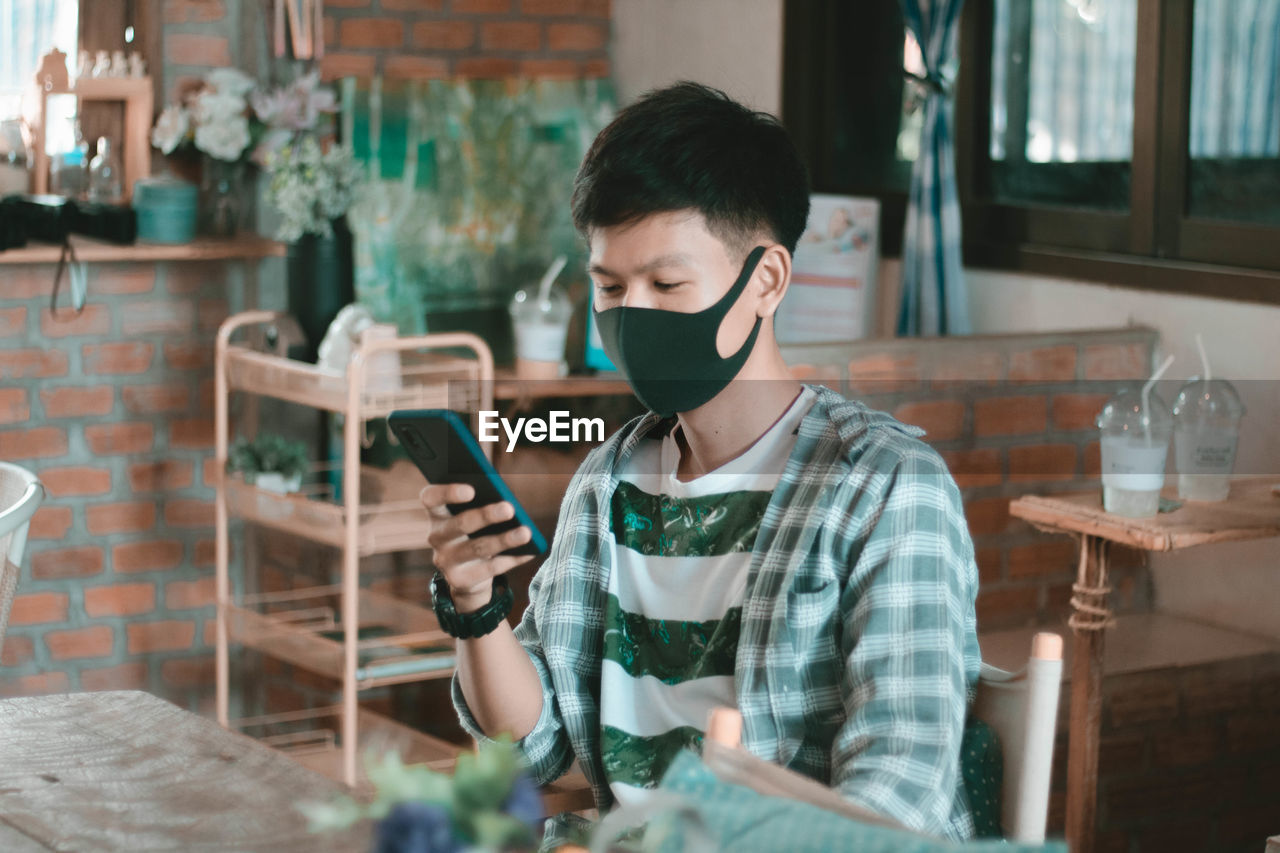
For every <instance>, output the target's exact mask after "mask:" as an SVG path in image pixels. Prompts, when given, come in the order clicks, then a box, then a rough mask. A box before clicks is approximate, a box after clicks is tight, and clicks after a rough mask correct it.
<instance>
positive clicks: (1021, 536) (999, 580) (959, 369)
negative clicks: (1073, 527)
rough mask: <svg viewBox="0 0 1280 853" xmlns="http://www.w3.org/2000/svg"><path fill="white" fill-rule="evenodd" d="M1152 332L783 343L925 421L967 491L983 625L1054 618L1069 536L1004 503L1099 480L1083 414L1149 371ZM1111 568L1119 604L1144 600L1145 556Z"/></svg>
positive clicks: (1066, 578) (818, 371) (1070, 551)
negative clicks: (1021, 516) (1018, 515)
mask: <svg viewBox="0 0 1280 853" xmlns="http://www.w3.org/2000/svg"><path fill="white" fill-rule="evenodd" d="M1156 337H1157V336H1156V333H1155V332H1154V331H1153V330H1151V329H1145V328H1132V329H1120V330H1114V331H1099V332H1077V333H1070V334H1035V335H992V336H974V337H968V338H934V339H924V340H906V339H903V340H890V341H865V342H861V343H857V344H852V345H848V344H843V345H831V346H812V347H787V348H785V350H786V354H787V360H788V362H789V363H791V364H792V365H799V366H800V367H801V372H802V373H803V375H805V376H807V377H809V378H810V380H812V381H820V382H823V383H824V384H827V385H829V386H831V387H832V388H834V389H836V390H838V391H840V392H841V393H843V394H845V395H846V396H849V397H851V398H858V399H861V400H863V401H864V402H866V403H867V404H868V405H870V406H871V407H872V408H876V409H881V410H884V411H887V412H890V413H892V414H893V415H894V416H896V417H897V418H898V419H899V420H902V421H904V422H906V423H911V424H915V425H917V426H920V427H923V428H924V429H925V431H926V435H925V437H924V440H925V441H927V442H928V443H929V444H930V445H932V446H933V447H934V448H935V449H937V450H938V451H939V453H941V455H942V457H943V459H944V460H946V463H947V466H948V467H949V468H950V470H951V473H952V475H953V476H954V477H955V479H956V483H957V485H958V486H959V487H960V490H961V493H962V495H963V497H964V502H965V516H966V518H967V519H968V521H969V530H970V532H971V533H972V535H973V540H974V548H975V551H976V556H977V562H978V570H979V575H980V580H981V589H980V591H979V594H978V628H979V630H991V629H996V628H1007V627H1014V626H1021V625H1029V624H1048V625H1051V626H1061V625H1062V624H1063V617H1064V615H1065V613H1066V612H1067V610H1068V600H1069V598H1070V596H1071V583H1072V581H1073V580H1074V578H1075V572H1076V547H1075V544H1074V542H1073V541H1072V540H1070V539H1068V538H1066V537H1063V536H1051V535H1048V534H1044V533H1040V532H1037V531H1036V530H1034V529H1033V528H1031V527H1030V526H1029V525H1027V524H1026V523H1024V522H1022V521H1019V520H1017V519H1013V518H1010V516H1009V500H1010V499H1011V498H1014V497H1017V496H1019V495H1022V494H1027V493H1031V492H1053V491H1073V490H1075V491H1078V490H1080V489H1084V488H1089V487H1091V486H1092V487H1094V488H1096V487H1097V484H1098V475H1099V471H1100V463H1101V456H1100V453H1099V445H1098V431H1097V428H1096V427H1095V426H1094V422H1093V419H1094V417H1095V416H1096V415H1097V413H1098V411H1099V410H1100V409H1101V408H1102V406H1103V403H1104V402H1105V401H1106V399H1107V397H1108V396H1109V395H1111V394H1113V393H1115V392H1116V391H1117V389H1118V386H1119V385H1121V384H1123V383H1125V382H1126V381H1129V382H1131V381H1132V380H1134V379H1141V378H1143V377H1146V376H1148V375H1149V371H1150V366H1151V362H1152V351H1153V348H1154V346H1155V343H1156ZM1110 573H1111V579H1112V580H1111V582H1112V584H1113V586H1115V588H1116V589H1115V593H1114V594H1113V596H1112V598H1113V601H1114V603H1115V605H1116V607H1117V609H1118V610H1120V611H1131V610H1145V609H1148V608H1149V606H1150V603H1151V596H1150V589H1149V587H1150V578H1149V574H1148V573H1147V570H1146V568H1145V566H1144V565H1143V559H1142V555H1141V554H1139V553H1137V552H1133V551H1130V550H1128V549H1125V548H1116V549H1113V551H1112V559H1111V563H1110Z"/></svg>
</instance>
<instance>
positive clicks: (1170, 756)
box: [1151, 724, 1222, 767]
mask: <svg viewBox="0 0 1280 853" xmlns="http://www.w3.org/2000/svg"><path fill="white" fill-rule="evenodd" d="M1151 748H1152V750H1151V759H1152V761H1153V762H1154V764H1155V766H1156V767H1186V766H1192V765H1200V764H1213V763H1215V759H1216V758H1217V756H1218V755H1219V754H1220V753H1221V750H1222V732H1221V731H1219V728H1218V726H1216V725H1213V724H1210V725H1207V726H1203V727H1199V728H1196V729H1193V730H1190V731H1179V732H1163V733H1160V734H1153V735H1152V736H1151Z"/></svg>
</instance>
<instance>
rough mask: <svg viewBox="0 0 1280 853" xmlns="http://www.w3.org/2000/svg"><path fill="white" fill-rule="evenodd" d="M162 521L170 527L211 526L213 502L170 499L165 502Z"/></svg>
mask: <svg viewBox="0 0 1280 853" xmlns="http://www.w3.org/2000/svg"><path fill="white" fill-rule="evenodd" d="M164 521H165V524H168V525H169V526H171V527H212V526H213V502H212V501H197V500H171V501H167V502H166V503H165V507H164Z"/></svg>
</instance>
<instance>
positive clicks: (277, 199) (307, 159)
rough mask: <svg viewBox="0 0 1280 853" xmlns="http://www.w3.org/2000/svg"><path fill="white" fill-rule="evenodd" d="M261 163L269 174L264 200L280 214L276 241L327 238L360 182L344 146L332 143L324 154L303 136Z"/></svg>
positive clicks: (356, 166)
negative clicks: (335, 220) (309, 235)
mask: <svg viewBox="0 0 1280 853" xmlns="http://www.w3.org/2000/svg"><path fill="white" fill-rule="evenodd" d="M266 165H267V171H268V173H269V174H270V175H271V183H270V184H269V185H268V187H267V200H268V201H270V202H271V203H272V204H273V205H275V206H276V207H277V208H278V209H279V210H280V214H281V221H280V227H279V229H278V230H277V231H276V239H277V240H283V241H285V242H293V241H294V240H297V239H298V238H300V237H302V236H303V235H304V234H316V235H319V236H321V237H327V236H329V235H331V234H332V233H333V228H332V224H331V223H332V221H333V220H334V219H337V218H338V217H340V216H342V215H344V214H345V213H346V212H347V210H348V209H349V208H350V207H351V205H352V204H353V203H354V202H355V200H356V195H357V193H358V192H359V190H360V187H361V186H362V184H363V179H364V175H363V172H362V171H361V168H360V164H359V163H357V162H356V160H355V157H354V156H353V155H352V153H351V150H350V149H349V148H347V147H345V146H339V145H333V146H330V147H329V149H328V150H327V151H325V150H322V149H321V147H320V143H319V142H317V141H316V139H315V137H313V136H309V135H308V136H303V137H302V138H301V140H300V141H298V142H296V143H294V144H292V145H289V146H287V147H285V148H282V149H280V150H278V151H276V152H274V153H273V154H271V155H270V156H269V157H268V159H267V164H266Z"/></svg>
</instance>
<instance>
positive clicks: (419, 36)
mask: <svg viewBox="0 0 1280 853" xmlns="http://www.w3.org/2000/svg"><path fill="white" fill-rule="evenodd" d="M475 41H476V26H475V24H473V23H471V22H470V21H418V22H417V23H415V24H414V25H413V46H414V47H418V48H421V49H423V50H463V49H465V48H468V47H471V46H472V45H473V44H475Z"/></svg>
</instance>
